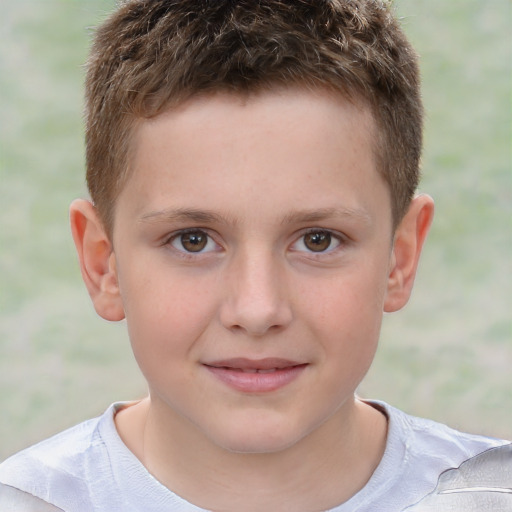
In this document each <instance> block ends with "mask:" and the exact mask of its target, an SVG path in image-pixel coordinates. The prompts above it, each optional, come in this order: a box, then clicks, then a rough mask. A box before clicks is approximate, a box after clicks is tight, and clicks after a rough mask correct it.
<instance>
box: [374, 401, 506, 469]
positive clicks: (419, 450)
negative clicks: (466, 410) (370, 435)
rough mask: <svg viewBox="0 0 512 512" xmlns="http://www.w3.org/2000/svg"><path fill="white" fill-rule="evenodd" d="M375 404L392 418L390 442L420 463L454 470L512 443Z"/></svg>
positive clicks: (390, 419)
mask: <svg viewBox="0 0 512 512" xmlns="http://www.w3.org/2000/svg"><path fill="white" fill-rule="evenodd" d="M375 403H376V404H377V405H379V406H381V407H383V408H384V410H385V411H386V414H387V415H388V418H389V424H390V435H389V437H390V441H392V440H394V441H395V442H396V443H398V444H403V445H404V446H405V449H406V451H407V454H408V457H410V458H414V459H415V460H416V461H417V462H418V463H421V461H423V462H424V463H427V462H428V461H429V460H432V461H433V462H434V463H439V464H443V463H446V464H455V466H452V467H457V466H459V465H460V464H461V463H462V462H463V461H464V460H466V459H469V458H471V457H474V456H475V455H478V454H480V453H482V452H484V451H486V450H488V449H490V448H494V447H497V446H501V445H504V444H507V443H508V441H504V440H501V439H495V438H492V437H486V436H482V435H476V434H469V433H465V432H460V431H458V430H456V429H453V428H451V427H449V426H447V425H444V424H442V423H438V422H436V421H432V420H428V419H425V418H418V417H416V416H411V415H409V414H406V413H405V412H403V411H400V410H399V409H396V408H394V407H392V406H390V405H388V404H385V403H382V402H375ZM393 438H394V439H393Z"/></svg>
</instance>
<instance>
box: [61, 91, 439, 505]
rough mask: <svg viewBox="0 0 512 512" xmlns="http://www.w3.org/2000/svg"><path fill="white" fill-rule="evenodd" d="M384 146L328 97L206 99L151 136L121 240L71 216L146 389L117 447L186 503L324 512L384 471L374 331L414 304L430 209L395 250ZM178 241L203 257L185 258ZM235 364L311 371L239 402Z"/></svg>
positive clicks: (345, 105) (418, 207)
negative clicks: (373, 388) (364, 384)
mask: <svg viewBox="0 0 512 512" xmlns="http://www.w3.org/2000/svg"><path fill="white" fill-rule="evenodd" d="M374 129H375V126H374V122H373V119H372V117H371V115H370V113H369V110H368V109H367V108H366V107H365V106H364V105H360V104H357V103H353V102H352V103H350V102H348V101H346V100H344V99H343V98H341V97H339V96H334V95H331V94H329V93H328V92H324V91H316V92H311V91H304V90H300V89H287V90H283V91H274V92H265V93H261V94H258V95H253V96H250V97H248V98H247V97H246V98H243V97H239V96H236V95H228V94H216V95H213V96H208V97H202V98H195V99H193V100H190V101H188V102H187V103H184V104H183V105H181V106H179V107H178V108H176V109H173V110H172V111H170V112H167V113H165V114H163V115H161V116H159V117H157V118H155V119H153V120H150V121H145V122H143V123H142V124H141V125H140V127H139V129H138V132H137V134H136V137H135V141H134V144H135V146H134V150H135V151H134V158H133V161H132V163H131V164H132V165H131V167H132V171H131V172H132V174H131V176H130V178H129V179H128V181H127V183H126V185H125V186H124V188H123V190H122V191H121V193H120V195H119V199H118V202H117V204H116V207H115V222H114V226H113V227H114V229H113V240H109V238H108V236H107V235H106V233H105V231H104V230H103V228H102V224H101V222H100V221H99V219H98V217H97V214H96V211H95V209H94V207H93V206H92V205H91V204H90V203H89V202H87V201H85V200H77V201H75V202H74V203H73V204H72V206H71V224H72V230H73V235H74V239H75V243H76V246H77V250H78V254H79V258H80V262H81V269H82V275H83V277H84V280H85V283H86V285H87V287H88V290H89V293H90V295H91V298H92V300H93V303H94V305H95V308H96V310H97V312H98V313H99V314H100V315H101V316H102V317H104V318H106V319H108V320H120V319H122V318H126V320H127V325H128V330H129V334H130V340H131V344H132V347H133V351H134V354H135V357H136V359H137V362H138V364H139V366H140V368H141V370H142V372H143V373H144V376H145V378H146V380H147V382H148V386H149V397H148V398H147V399H145V400H143V401H141V402H139V403H137V404H135V405H133V406H131V407H128V408H126V409H124V410H123V411H121V412H120V413H118V415H117V416H116V425H117V428H118V431H119V434H120V435H121V437H122V439H123V440H124V442H125V443H126V445H127V446H128V447H129V448H130V449H131V450H132V451H133V453H135V455H136V456H137V457H138V458H139V459H140V460H141V462H142V463H143V464H144V465H145V466H146V467H147V468H148V470H149V471H150V472H151V473H152V474H153V475H154V476H155V477H156V478H157V479H159V480H160V481H161V482H162V483H163V484H164V485H166V486H167V487H169V488H171V489H172V490H173V491H174V492H176V493H177V494H179V495H181V496H182V497H184V498H185V499H187V500H189V501H190V502H192V503H194V504H197V505H199V506H202V507H204V508H208V509H213V510H219V511H220V510H223V511H224V510H225V511H229V510H233V511H234V510H246V511H252V510H255V511H256V510H275V511H291V510H293V511H299V512H300V511H312V510H325V509H328V508H331V507H334V506H336V505H338V504H340V503H342V502H344V501H346V500H347V499H349V498H350V497H351V496H353V495H354V494H355V493H356V492H357V491H358V490H360V489H361V488H362V487H363V486H364V485H365V484H366V483H367V481H368V480H369V478H370V476H371V474H372V473H373V471H374V470H375V468H376V467H377V465H378V463H379V461H380V459H381V457H382V454H383V451H384V447H385V439H386V428H387V422H386V418H385V416H384V415H383V414H382V413H381V412H379V411H377V410H376V409H374V408H373V407H371V406H370V405H368V404H365V403H363V402H361V401H360V400H358V399H357V398H356V397H355V395H354V393H355V389H356V388H357V386H358V385H359V383H360V382H361V380H362V378H363V377H364V375H365V373H366V372H367V370H368V368H369V366H370V364H371V361H372V359H373V357H374V354H375V350H376V347H377V341H378V337H379V331H380V325H381V321H382V316H383V312H384V311H388V312H391V311H395V310H397V309H400V308H401V307H402V306H403V305H404V304H405V303H406V302H407V300H408V298H409V295H410V291H411V288H412V284H413V281H414V276H415V272H416V267H417V263H418V258H419V254H420V252H421V247H422V244H423V241H424V239H425V237H426V234H427V231H428V228H429V225H430V222H431V219H432V215H433V203H432V200H431V199H430V198H429V197H427V196H418V197H416V198H414V200H413V201H412V203H411V207H410V209H409V211H408V213H407V214H406V216H405V217H404V219H403V220H402V222H401V223H400V225H399V226H398V228H397V229H396V230H395V232H393V226H392V219H391V204H390V196H389V191H388V189H387V186H386V184H385V183H384V181H383V179H382V178H381V177H380V175H379V174H378V172H377V169H376V166H375V159H374V154H373V145H372V140H373V133H374ZM182 230H193V232H194V233H193V236H198V235H199V236H204V237H206V238H205V240H207V244H206V246H205V247H204V249H202V250H200V251H198V252H187V250H186V249H187V248H188V247H191V246H190V244H188V245H186V246H185V247H184V245H183V238H182V236H181V235H182ZM311 232H313V235H311V234H309V235H308V233H311ZM315 236H316V237H317V240H318V236H320V237H323V240H324V241H325V240H326V239H327V242H326V244H324V245H321V249H322V250H312V249H311V247H313V249H316V248H317V246H315V245H314V244H311V239H312V237H313V238H314V237H315ZM329 237H330V242H329ZM235 357H236V358H245V359H249V360H251V361H259V360H261V359H264V358H281V359H285V360H287V361H293V362H294V363H297V364H300V365H301V370H300V371H299V372H298V374H297V376H296V377H294V378H293V379H292V380H291V381H290V382H288V383H287V384H286V385H284V386H281V387H279V388H278V389H275V390H272V391H264V392H247V391H240V390H238V389H234V388H233V387H232V386H230V385H227V384H226V382H224V381H222V380H221V379H219V378H218V376H217V375H215V373H212V371H210V368H209V365H210V364H212V363H214V362H215V361H221V360H226V359H229V358H235Z"/></svg>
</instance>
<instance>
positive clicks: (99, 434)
mask: <svg viewBox="0 0 512 512" xmlns="http://www.w3.org/2000/svg"><path fill="white" fill-rule="evenodd" d="M371 403H372V404H373V405H374V406H376V407H378V408H380V409H381V410H384V411H385V413H386V414H387V416H388V418H389V427H388V438H387V444H386V449H385V452H384V456H383V458H382V460H381V462H380V464H379V465H378V467H377V469H376V470H375V472H374V474H373V475H372V477H371V478H370V480H369V481H368V483H367V484H366V486H365V487H364V488H363V489H361V490H360V491H359V492H358V493H357V494H355V495H354V496H353V497H352V498H351V499H350V500H348V501H347V502H345V503H343V504H341V505H339V506H338V507H335V508H334V509H332V510H331V511H330V512H376V511H378V512H401V511H402V510H404V509H405V508H407V507H409V506H411V505H413V504H415V503H417V502H418V501H420V500H421V499H422V498H424V497H425V496H426V495H428V494H429V493H431V492H432V491H433V490H434V488H435V487H436V484H437V482H438V478H439V476H440V474H441V473H442V472H444V471H446V470H447V469H450V468H456V467H458V466H460V464H461V463H463V462H464V461H466V460H467V459H469V458H471V457H474V456H475V455H478V454H480V453H482V452H484V451H486V450H488V449H490V448H493V447H496V446H500V445H503V444H505V443H506V442H505V441H499V440H496V439H491V438H486V437H481V436H474V435H470V434H463V433H461V432H457V431H455V430H452V429H450V428H448V427H446V426H444V425H441V424H439V423H435V422H433V421H430V420H425V419H420V418H415V417H412V416H409V415H407V414H405V413H403V412H402V411H399V410H398V409H395V408H393V407H391V406H389V405H387V404H385V403H382V402H371ZM123 405H124V404H114V405H112V406H111V407H109V409H107V411H106V412H105V413H104V414H103V415H102V416H100V417H99V418H96V419H92V420H89V421H86V422H84V423H81V424H79V425H77V426H75V427H73V428H71V429H69V430H66V431H64V432H62V433H60V434H57V435H56V436H54V437H52V438H50V439H48V440H46V441H43V442H41V443H39V444H37V445H35V446H33V447H31V448H28V449H26V450H24V451H22V452H20V453H18V454H16V455H14V456H12V457H11V458H9V459H7V460H6V461H5V462H3V463H2V464H0V482H1V483H3V484H6V485H9V486H12V487H14V488H17V489H20V490H23V491H26V492H28V493H30V494H32V495H34V496H36V497H38V498H41V499H43V500H45V501H46V502H48V503H51V504H53V505H55V506H57V507H59V508H60V509H62V510H64V511H65V512H113V511H122V512H174V511H179V512H199V511H203V512H204V510H203V509H201V508H199V507H197V506H195V505H192V504H191V503H189V502H187V501H185V500H184V499H182V498H180V497H179V496H177V495H176V494H174V493H173V492H172V491H171V490H169V489H167V488H166V487H164V486H163V485H162V484H160V483H159V482H158V481H157V480H156V479H155V478H154V477H153V476H151V474H150V473H149V472H148V471H147V470H146V468H145V467H144V466H143V465H142V464H141V463H140V461H139V460H138V459H137V458H136V457H135V456H134V455H133V454H132V452H130V450H129V449H128V448H127V447H126V445H125V444H124V443H123V441H122V440H121V438H120V437H119V434H118V433H117V430H116V427H115V424H114V415H115V412H116V410H118V409H119V408H120V407H122V406H123Z"/></svg>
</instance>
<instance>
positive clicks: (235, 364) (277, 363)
mask: <svg viewBox="0 0 512 512" xmlns="http://www.w3.org/2000/svg"><path fill="white" fill-rule="evenodd" d="M303 364H305V363H301V362H299V361H292V360H290V359H282V358H280V357H266V358H264V359H248V358H245V357H234V358H231V359H222V360H220V361H212V362H209V363H205V365H206V366H212V367H214V368H232V369H237V370H273V369H281V368H290V367H292V366H300V365H303Z"/></svg>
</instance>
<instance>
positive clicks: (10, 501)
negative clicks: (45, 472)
mask: <svg viewBox="0 0 512 512" xmlns="http://www.w3.org/2000/svg"><path fill="white" fill-rule="evenodd" d="M0 510H5V511H9V512H62V509H60V508H57V507H55V506H53V505H50V504H49V503H47V502H46V501H43V500H41V499H40V498H36V497H35V496H33V495H32V494H29V493H27V492H24V491H20V490H19V489H16V488H14V487H11V486H9V485H4V484H2V483H0Z"/></svg>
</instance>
